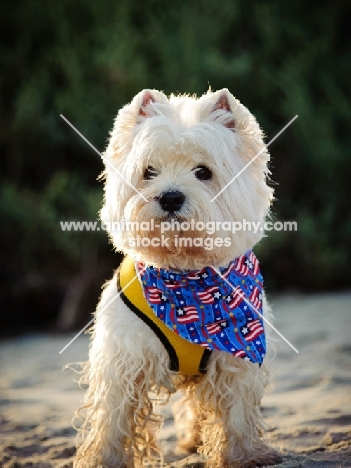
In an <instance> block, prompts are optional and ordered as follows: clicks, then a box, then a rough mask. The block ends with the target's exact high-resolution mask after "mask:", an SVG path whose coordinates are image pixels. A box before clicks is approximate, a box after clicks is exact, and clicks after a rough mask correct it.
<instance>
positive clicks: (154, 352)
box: [74, 279, 174, 468]
mask: <svg viewBox="0 0 351 468" xmlns="http://www.w3.org/2000/svg"><path fill="white" fill-rule="evenodd" d="M116 296H118V291H117V288H116V280H115V279H113V280H111V282H110V283H108V284H107V286H106V288H105V289H104V292H103V295H102V298H101V301H100V304H99V306H98V309H97V312H96V323H95V325H94V331H93V337H92V341H91V346H90V352H89V362H88V363H87V364H86V366H85V372H84V376H83V378H82V381H83V383H85V384H87V385H88V389H87V392H86V395H85V400H84V406H83V407H82V408H81V409H80V411H79V413H80V414H82V416H83V417H84V422H83V424H82V426H81V428H80V431H79V436H80V437H79V441H78V445H79V448H78V451H77V455H76V457H75V461H74V467H75V468H110V467H111V468H112V467H113V468H122V467H123V468H136V467H137V466H139V465H140V464H141V463H142V460H145V459H149V460H152V459H153V458H157V457H159V453H158V451H157V447H156V445H155V441H154V440H155V435H156V433H157V429H158V427H159V426H160V423H161V418H160V417H158V416H157V415H154V414H153V404H152V401H151V399H150V397H149V392H150V391H154V392H156V393H158V392H159V391H161V390H163V391H164V392H165V393H166V394H167V392H168V393H171V392H173V391H174V389H173V387H172V385H173V384H172V381H171V376H170V373H169V371H168V367H169V359H168V355H167V353H166V351H165V349H164V347H163V346H162V344H161V343H160V342H159V340H158V339H157V338H156V337H155V335H154V333H153V332H152V331H151V330H150V329H149V328H148V327H147V326H146V325H145V324H144V323H143V322H142V321H141V320H140V319H139V318H138V317H136V315H135V314H134V313H132V312H131V311H130V310H129V309H127V308H126V306H125V305H124V304H123V303H122V301H121V300H120V299H119V298H116ZM114 298H116V299H115V300H113V299H114Z"/></svg>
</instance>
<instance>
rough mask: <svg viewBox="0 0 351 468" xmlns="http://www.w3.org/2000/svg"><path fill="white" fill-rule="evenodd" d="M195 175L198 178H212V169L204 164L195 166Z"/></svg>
mask: <svg viewBox="0 0 351 468" xmlns="http://www.w3.org/2000/svg"><path fill="white" fill-rule="evenodd" d="M194 172H195V177H196V178H197V179H199V180H210V179H212V171H211V170H210V169H209V168H208V167H206V166H197V167H195V169H194Z"/></svg>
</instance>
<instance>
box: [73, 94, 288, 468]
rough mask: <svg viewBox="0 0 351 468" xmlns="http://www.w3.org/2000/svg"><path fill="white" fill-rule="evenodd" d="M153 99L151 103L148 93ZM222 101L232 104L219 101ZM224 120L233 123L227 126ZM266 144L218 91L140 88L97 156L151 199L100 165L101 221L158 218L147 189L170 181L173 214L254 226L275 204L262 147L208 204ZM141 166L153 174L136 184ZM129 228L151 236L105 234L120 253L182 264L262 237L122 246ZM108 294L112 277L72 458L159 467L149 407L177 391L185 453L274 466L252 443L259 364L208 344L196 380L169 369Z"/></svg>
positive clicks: (90, 466) (199, 263)
mask: <svg viewBox="0 0 351 468" xmlns="http://www.w3.org/2000/svg"><path fill="white" fill-rule="evenodd" d="M150 95H151V96H152V99H151V101H150V99H147V100H145V97H147V96H150ZM221 98H224V99H225V101H226V102H227V103H228V104H229V106H230V111H228V109H227V110H226V109H222V108H219V109H218V108H216V103H218V102H219V99H221ZM217 107H218V106H217ZM233 120H234V122H235V128H234V129H231V128H228V126H229V127H230V125H228V124H229V123H230V122H232V121H233ZM263 148H264V143H263V138H262V132H261V130H260V128H259V126H258V124H257V122H256V120H255V118H254V117H253V116H252V114H251V113H250V112H249V111H248V110H247V109H246V108H245V107H244V106H243V105H242V104H241V103H240V102H239V101H238V100H237V99H235V98H234V97H233V96H232V95H231V94H230V93H229V92H228V91H227V90H222V91H219V92H217V93H212V92H208V93H207V94H206V95H204V96H202V97H201V98H199V99H196V98H195V97H189V96H171V97H170V98H169V99H167V97H166V96H165V95H164V94H163V93H161V92H158V91H149V90H147V91H143V92H141V93H139V94H138V95H137V96H136V97H135V98H134V99H133V101H132V103H131V104H129V105H127V106H125V107H124V108H123V109H121V110H120V112H119V114H118V116H117V118H116V121H115V125H114V128H113V130H112V133H111V139H110V142H109V145H108V148H107V150H106V153H105V156H106V157H107V158H108V159H109V161H110V162H111V163H112V164H113V165H114V166H115V167H116V169H118V171H120V172H121V173H122V174H123V176H124V177H125V179H126V180H127V181H130V182H131V183H132V184H133V185H134V186H135V187H136V188H137V189H138V190H139V191H140V192H141V193H142V194H143V195H144V196H145V197H146V198H147V199H148V202H145V201H144V200H143V199H142V198H141V197H140V196H139V195H138V194H136V193H135V192H134V191H133V189H132V188H131V187H130V186H129V185H128V183H126V182H125V180H123V179H122V178H121V177H120V176H119V175H118V174H116V173H115V171H113V170H112V169H111V168H110V167H109V166H108V165H107V166H106V169H105V173H104V177H105V179H106V183H105V201H104V206H103V209H102V213H101V215H102V219H103V220H105V221H109V222H111V221H121V220H122V219H125V220H130V221H139V222H141V221H146V220H150V219H151V218H155V219H158V220H162V219H164V217H165V213H164V212H163V211H162V209H161V207H160V205H159V203H158V201H157V199H155V197H157V196H159V195H160V194H161V193H162V192H164V191H167V190H170V189H174V190H180V191H181V192H183V193H184V194H185V197H186V201H185V204H184V206H183V207H182V208H181V210H180V212H179V213H178V218H179V219H180V220H189V219H195V220H199V221H205V222H206V221H233V220H242V219H247V220H250V221H255V222H257V221H260V222H263V221H264V219H265V217H266V216H267V214H268V212H269V207H270V203H271V200H272V190H271V189H270V188H269V187H267V185H266V176H267V174H268V169H267V162H268V160H269V155H268V152H267V151H266V150H265V149H264V150H263V151H262V153H261V155H260V156H259V157H258V158H257V159H256V160H255V161H254V162H253V163H252V164H251V165H250V166H249V167H248V168H247V170H245V171H244V172H243V173H242V175H241V176H240V177H239V178H238V179H237V180H236V181H235V182H234V183H233V184H231V185H230V187H228V189H227V190H225V191H224V193H223V194H222V195H221V196H220V197H218V199H217V200H216V201H215V202H214V203H210V200H211V199H212V198H213V196H215V195H216V194H217V193H218V191H219V190H220V189H221V188H222V187H223V186H224V185H225V184H227V182H229V181H230V180H231V179H232V178H233V177H234V176H235V175H236V174H237V173H238V172H239V171H240V170H241V169H242V168H243V167H244V166H245V165H246V164H247V162H249V161H250V160H251V159H252V158H253V157H254V156H255V155H256V154H257V153H258V152H259V151H260V150H261V149H263ZM198 165H206V166H207V167H209V168H210V169H211V170H212V172H213V179H212V180H209V181H199V180H197V179H196V178H195V176H194V172H193V169H194V168H195V167H196V166H198ZM147 166H152V167H153V168H155V169H156V170H157V171H158V173H159V175H158V176H157V177H156V178H155V179H152V180H149V181H144V180H143V173H144V171H145V168H146V167H147ZM137 234H141V235H143V236H145V235H150V236H151V235H152V236H157V234H158V233H157V232H153V233H147V232H146V233H145V232H137V231H136V232H110V237H111V239H112V242H113V244H114V246H115V248H116V249H117V250H120V251H122V252H124V253H126V254H129V255H132V256H133V257H134V258H136V259H141V260H142V261H143V262H145V263H147V264H150V265H154V266H157V267H162V268H172V269H180V270H189V269H197V268H202V267H204V266H206V265H213V266H225V265H227V264H228V263H229V262H230V261H231V260H232V259H233V258H235V257H237V256H238V255H242V254H243V253H245V252H246V251H247V250H248V249H251V248H252V247H253V246H254V245H255V244H256V243H257V242H258V241H259V240H260V239H261V237H262V234H263V233H262V232H261V231H258V233H257V234H254V233H253V232H239V233H236V234H232V235H230V236H231V241H232V245H231V246H230V247H227V248H223V247H221V248H215V249H214V250H212V251H207V250H204V249H200V248H198V249H186V248H183V249H180V248H177V247H175V246H173V247H172V248H171V249H170V250H168V249H162V248H154V249H150V248H148V249H142V248H139V249H131V248H130V246H129V244H128V238H129V237H130V236H133V237H134V236H135V235H137ZM177 234H179V233H177ZM167 235H171V234H170V233H167ZM186 235H187V236H189V233H186ZM192 235H193V236H194V237H201V236H203V235H204V234H203V232H201V233H192ZM218 235H222V236H223V237H228V232H224V233H217V232H216V233H215V234H214V236H215V237H217V236H218ZM116 295H117V284H116V277H114V278H113V279H112V280H111V281H110V282H108V283H107V284H106V285H105V287H104V290H103V294H102V297H101V300H100V303H99V305H98V308H97V311H96V323H95V325H94V329H93V336H92V342H91V347H90V354H89V362H88V363H87V364H86V365H85V369H84V375H83V378H82V381H83V382H85V383H86V384H87V385H88V390H87V393H86V397H85V405H84V406H83V408H81V411H80V413H81V414H83V416H84V423H83V426H82V428H81V430H80V436H81V440H80V445H79V449H78V452H77V455H76V458H75V462H74V466H75V467H76V468H97V467H104V468H105V467H109V468H110V467H111V468H112V467H114V468H121V467H124V468H132V467H137V466H142V465H144V466H162V455H161V454H160V452H159V450H158V449H157V445H156V442H155V437H156V434H157V429H158V428H159V427H160V424H161V423H162V418H161V417H160V416H157V415H155V414H154V409H153V406H154V399H155V398H156V399H158V400H159V399H160V398H161V399H162V398H163V399H164V401H167V400H168V399H169V396H170V395H171V394H173V393H174V392H175V391H176V390H178V389H181V390H182V391H183V393H184V399H183V400H182V401H181V403H180V404H179V405H178V411H177V412H176V414H175V416H176V418H175V419H176V422H177V423H178V433H179V438H180V440H179V445H180V446H181V447H183V449H186V450H188V451H195V450H196V449H197V448H198V450H199V451H200V452H201V453H202V454H203V455H204V458H205V459H206V461H207V465H206V466H213V467H224V466H227V467H229V466H237V467H244V466H245V467H255V466H256V464H262V465H263V464H271V463H274V462H276V461H277V460H278V459H279V455H278V454H277V453H276V452H275V451H274V450H271V449H269V448H268V447H267V446H266V445H265V444H264V442H263V441H262V440H261V436H262V434H263V424H262V421H261V415H260V410H259V405H260V401H261V398H262V395H263V391H264V388H265V386H266V384H267V381H268V369H267V366H266V364H264V365H263V366H262V367H261V368H259V367H258V365H257V364H252V363H247V362H245V361H243V360H241V359H238V358H235V357H233V356H231V355H230V354H228V353H221V352H213V353H212V356H211V358H210V361H209V366H208V371H207V373H206V374H205V375H203V376H194V377H185V376H182V375H179V374H176V373H174V372H171V371H170V370H169V357H168V354H167V352H166V350H165V348H164V347H163V345H162V344H161V342H160V341H159V340H158V338H157V337H156V335H155V334H154V333H153V332H152V331H151V330H150V329H149V328H148V327H147V326H146V325H145V323H144V322H143V321H141V320H140V319H139V318H138V317H137V316H136V315H135V314H134V313H133V312H131V311H130V310H129V309H128V308H127V307H126V306H125V305H124V303H123V302H122V301H121V300H120V299H119V298H118V299H116V300H113V298H114V297H115V296H116ZM110 302H111V303H110ZM109 303H110V304H109ZM107 304H109V305H108V306H107V307H106V305H107ZM104 307H106V309H105V310H103V312H102V313H99V311H100V310H102V309H103V308H104ZM267 314H268V310H267V308H266V310H265V315H266V316H267ZM268 315H269V314H268Z"/></svg>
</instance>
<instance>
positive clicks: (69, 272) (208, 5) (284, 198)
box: [0, 0, 351, 331]
mask: <svg viewBox="0 0 351 468" xmlns="http://www.w3.org/2000/svg"><path fill="white" fill-rule="evenodd" d="M0 8H1V14H0V24H1V46H0V64H1V70H2V71H1V75H0V89H1V102H0V121H1V123H0V147H1V202H0V219H1V231H0V244H1V247H2V255H1V260H0V261H1V268H0V275H1V289H0V309H1V312H0V314H1V315H0V319H1V328H2V330H3V331H5V330H10V329H11V330H14V329H20V328H22V329H23V328H26V327H27V328H28V327H32V328H35V329H38V328H39V327H46V328H47V327H50V328H51V329H62V330H64V329H69V328H71V327H73V326H79V325H80V324H81V323H85V322H86V320H87V317H88V316H89V314H90V313H91V312H92V311H93V310H94V307H95V304H96V301H97V299H98V296H99V291H100V288H101V284H102V283H103V281H104V280H106V279H108V278H110V277H111V274H112V271H113V269H114V268H115V267H116V266H117V264H118V262H119V257H118V256H117V255H116V254H115V253H113V252H112V247H111V246H110V245H109V244H108V241H107V237H106V235H105V233H104V232H94V233H92V232H90V233H89V232H85V233H73V232H72V233H62V231H61V229H60V225H59V221H61V220H96V219H97V212H98V210H99V207H100V203H101V198H102V185H101V183H98V182H97V181H96V177H97V176H98V174H99V173H100V171H101V170H102V163H101V160H100V159H99V157H98V156H97V155H96V154H95V153H94V152H93V151H92V150H91V149H90V148H89V146H87V145H86V143H84V142H83V141H82V140H81V138H80V137H79V136H77V135H76V134H75V133H74V132H73V131H72V130H71V129H70V128H69V127H68V125H67V124H66V123H65V122H64V121H63V120H62V119H60V117H59V115H60V114H63V115H64V116H66V117H67V118H68V119H69V120H70V121H71V122H72V123H73V124H74V125H75V126H76V127H77V128H78V129H79V130H80V131H81V132H82V133H83V134H84V135H85V136H86V137H87V138H88V139H89V140H90V141H91V142H92V143H93V144H94V145H95V146H96V147H97V148H98V149H99V150H103V149H104V147H105V145H106V141H107V137H108V132H109V130H110V128H111V126H112V121H113V118H114V117H115V115H116V113H117V111H118V109H119V108H120V107H121V106H123V105H124V104H125V103H127V102H129V101H130V100H131V99H132V97H133V96H134V95H135V94H136V93H137V92H139V91H140V90H141V89H143V88H156V89H161V90H164V91H165V93H171V92H187V93H197V94H202V93H204V92H205V91H207V89H208V86H209V85H210V86H211V87H212V88H213V89H215V90H217V89H220V88H223V87H227V88H229V89H230V90H231V92H232V93H233V94H234V95H235V96H237V97H238V98H239V99H240V100H241V101H242V102H243V103H244V104H245V105H246V106H247V107H248V108H249V109H250V110H251V111H252V112H253V113H254V114H255V115H256V116H257V119H258V121H259V122H260V124H261V126H262V127H263V129H264V130H265V132H266V134H267V141H268V140H269V139H270V138H272V137H273V136H274V135H275V134H276V133H277V132H278V131H279V130H280V129H281V128H282V127H283V126H284V125H285V124H286V123H287V122H288V121H289V120H290V119H291V118H292V117H293V116H294V115H295V114H298V115H299V118H298V119H297V121H295V122H294V123H293V125H292V126H291V127H290V128H289V129H288V130H287V131H286V132H285V133H284V134H283V135H282V136H281V137H279V139H278V140H277V141H276V142H274V143H273V144H272V146H271V147H270V151H271V155H272V164H271V169H272V178H273V180H274V181H276V183H277V185H276V186H275V189H276V198H277V201H276V202H275V205H274V207H273V212H274V215H275V218H276V219H277V220H296V221H297V222H298V231H297V233H288V232H286V233H283V232H276V233H271V234H270V235H269V237H268V238H267V239H265V240H264V241H263V242H262V243H261V244H260V246H259V247H258V249H257V250H258V254H259V258H260V261H261V265H262V269H263V273H264V275H265V278H266V287H267V289H268V292H272V291H289V290H290V291H291V290H299V291H306V292H307V291H309V292H310V291H320V290H323V291H324V290H331V289H342V288H348V287H350V284H351V273H350V264H351V253H350V251H351V249H350V246H351V245H350V239H351V209H350V198H351V190H350V186H351V182H350V174H351V156H350V148H351V132H350V131H349V126H350V122H351V107H350V92H349V91H350V86H349V81H350V76H351V70H350V68H351V67H350V45H351V41H350V31H349V29H350V26H349V20H347V18H350V17H351V7H350V2H347V1H343V0H339V1H337V2H330V1H328V2H327V1H323V0H322V1H318V2H313V1H312V2H308V3H306V2H305V1H302V0H296V1H294V2H281V1H278V0H276V1H265V2H261V1H256V2H248V1H244V0H242V1H240V0H221V1H220V2H214V1H212V0H198V1H194V0H187V1H186V0H179V1H177V2H169V1H166V0H143V1H142V2H138V1H134V2H132V1H127V0H119V1H114V2H112V1H101V2H96V1H93V0H84V1H83V0H74V1H72V0H60V1H57V2H44V1H31V0H27V1H24V0H22V1H17V2H10V1H7V2H3V3H2V4H1V7H0Z"/></svg>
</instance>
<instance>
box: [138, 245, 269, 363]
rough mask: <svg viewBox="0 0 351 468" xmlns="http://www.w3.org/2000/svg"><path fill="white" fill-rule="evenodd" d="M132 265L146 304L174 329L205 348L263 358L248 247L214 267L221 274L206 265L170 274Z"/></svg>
mask: <svg viewBox="0 0 351 468" xmlns="http://www.w3.org/2000/svg"><path fill="white" fill-rule="evenodd" d="M136 269H137V271H138V273H139V278H140V280H141V284H142V288H143V292H144V296H145V298H146V300H147V302H148V304H149V305H150V307H151V308H152V309H153V311H154V313H155V314H156V316H157V317H158V318H159V319H160V320H162V321H163V322H164V323H165V324H166V325H167V326H168V327H169V328H170V329H171V330H172V331H173V332H174V333H177V334H178V335H180V336H181V337H182V338H185V339H186V340H188V341H190V342H191V343H195V344H198V345H200V346H203V347H204V348H207V349H210V350H216V351H225V352H227V353H230V354H232V355H233V356H236V357H238V358H242V359H244V360H246V361H251V362H253V363H259V364H261V363H262V362H263V359H264V357H265V354H266V339H265V333H264V324H263V319H262V316H263V309H262V294H263V293H262V291H263V278H262V275H261V273H260V268H259V264H258V260H257V258H256V256H255V254H254V253H253V252H252V251H251V250H250V251H248V252H246V254H244V255H242V256H240V257H237V258H235V259H234V260H233V261H232V262H231V263H230V264H229V266H228V267H225V268H219V270H220V273H221V275H222V276H223V277H221V276H220V275H218V273H217V272H216V271H215V269H214V268H212V267H210V266H209V267H205V268H203V269H202V270H200V271H191V272H172V271H169V270H164V269H162V268H154V267H146V268H145V266H144V265H143V264H142V263H137V264H136ZM223 278H225V279H223ZM228 283H229V284H228Z"/></svg>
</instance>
